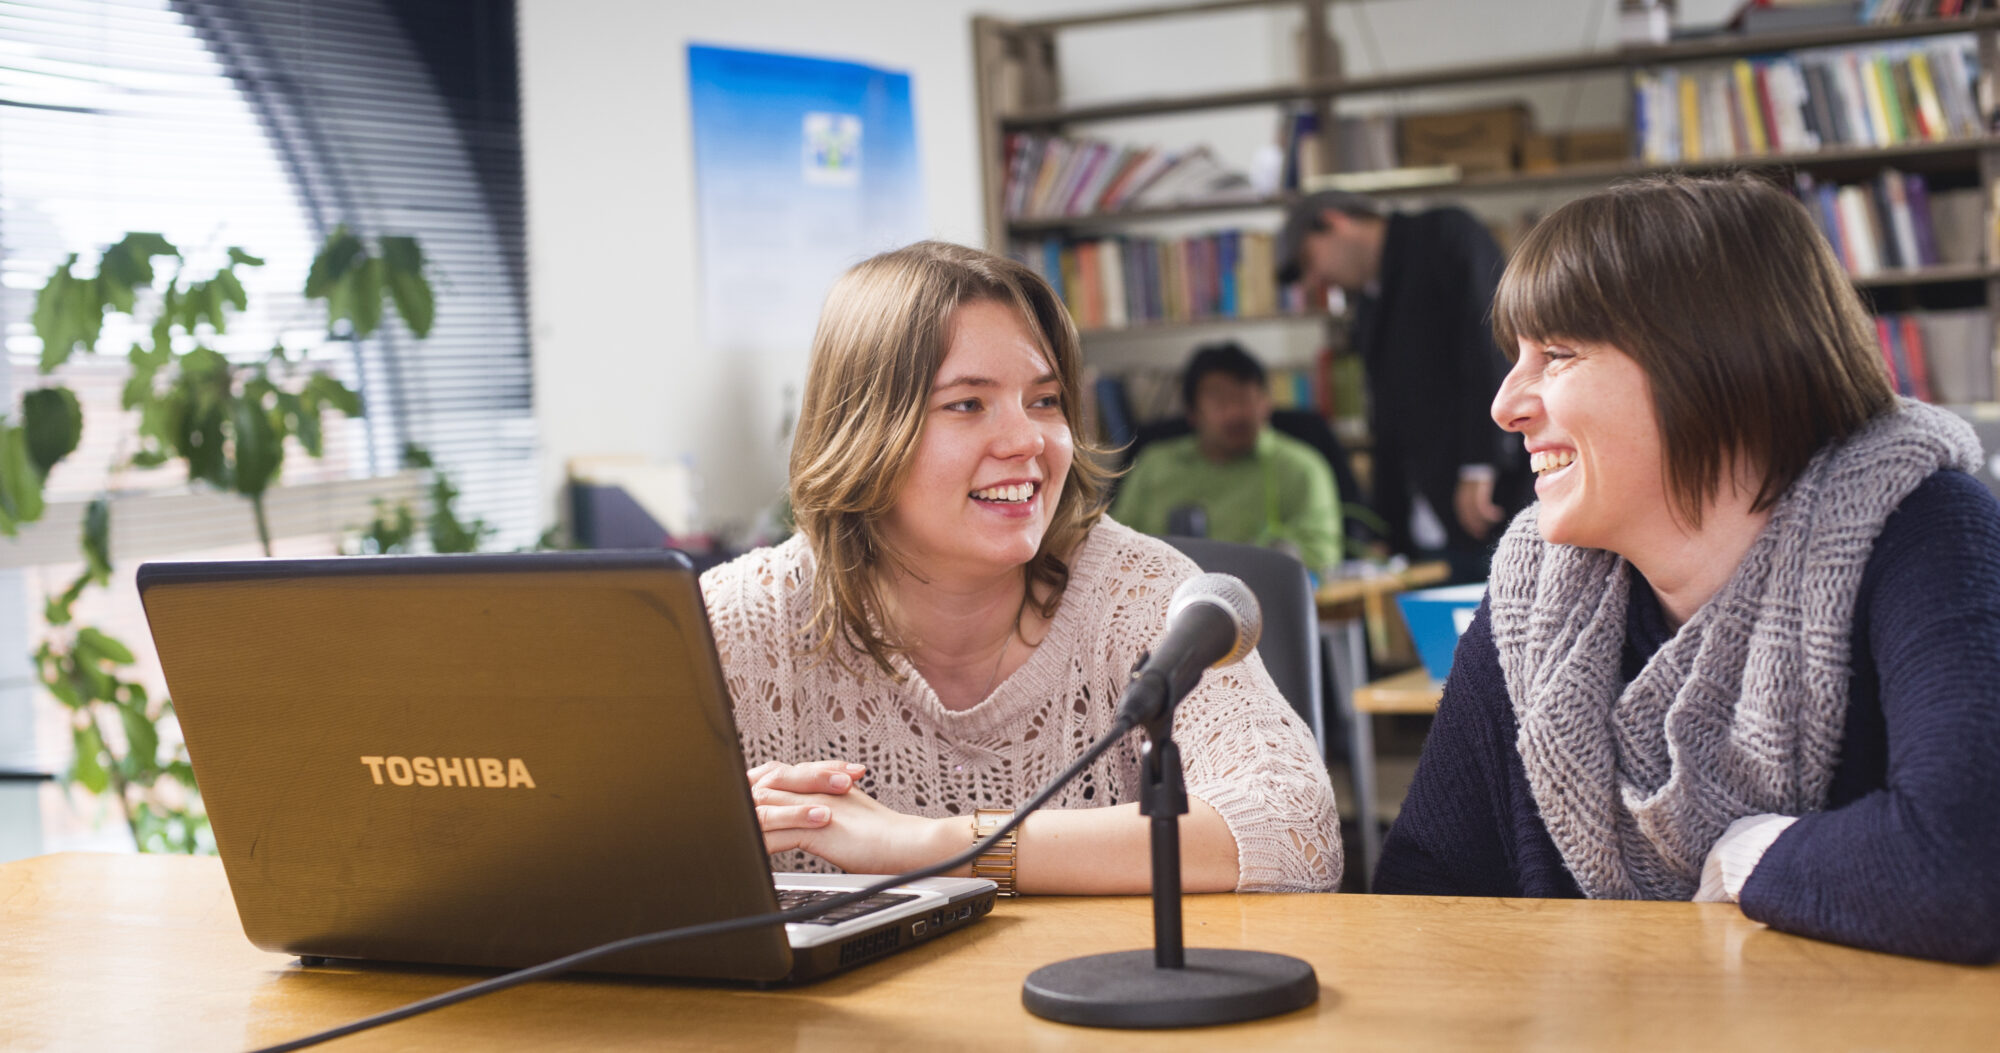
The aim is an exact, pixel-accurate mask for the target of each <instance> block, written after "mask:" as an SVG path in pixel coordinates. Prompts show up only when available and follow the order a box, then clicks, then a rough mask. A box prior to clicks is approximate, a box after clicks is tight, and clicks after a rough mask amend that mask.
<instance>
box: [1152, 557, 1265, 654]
mask: <svg viewBox="0 0 2000 1053" xmlns="http://www.w3.org/2000/svg"><path fill="white" fill-rule="evenodd" d="M1197 603H1206V604H1209V605H1211V606H1214V607H1216V608H1218V609H1220V610H1222V611H1223V612H1225V613H1227V614H1228V615H1229V616H1230V618H1231V619H1233V620H1234V621H1235V622H1236V646H1235V647H1234V648H1233V649H1231V650H1230V652H1229V653H1228V654H1226V655H1224V656H1222V657H1221V658H1218V659H1216V661H1215V665H1216V666H1225V665H1229V664H1231V663H1234V662H1240V661H1242V660H1243V659H1244V658H1245V657H1246V656H1248V655H1249V654H1250V652H1251V651H1252V650H1255V649H1256V647H1257V638H1258V637H1259V636H1261V635H1263V632H1264V612H1263V609H1262V608H1260V607H1258V606H1257V594H1256V593H1254V592H1251V591H1250V586H1248V585H1245V584H1243V579H1241V578H1239V577H1236V576H1235V575H1233V574H1197V575H1195V576H1194V577H1192V578H1189V579H1188V580H1186V581H1184V582H1182V583H1181V587H1180V588H1178V589H1175V590H1174V598H1173V600H1172V602H1170V603H1168V604H1167V620H1168V621H1170V622H1171V621H1172V620H1173V618H1174V616H1175V615H1176V614H1179V613H1180V611H1181V609H1182V608H1184V607H1188V606H1191V605H1193V604H1197Z"/></svg>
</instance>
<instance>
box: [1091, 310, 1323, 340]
mask: <svg viewBox="0 0 2000 1053" xmlns="http://www.w3.org/2000/svg"><path fill="white" fill-rule="evenodd" d="M1326 317H1327V316H1326V315H1324V314H1284V313H1280V314H1240V315H1213V316H1210V317H1208V318H1189V319H1186V320H1184V321H1183V320H1178V319H1173V320H1170V319H1151V320H1148V321H1144V322H1138V323H1135V324H1132V325H1121V326H1099V327H1096V328H1093V329H1079V330H1077V335H1078V336H1081V337H1083V338H1085V339H1089V338H1091V337H1106V336H1109V337H1116V336H1145V335H1147V334H1151V333H1178V332H1182V331H1185V330H1190V329H1214V328H1217V327H1226V326H1236V325H1264V324H1267V323H1271V322H1323V321H1325V320H1326Z"/></svg>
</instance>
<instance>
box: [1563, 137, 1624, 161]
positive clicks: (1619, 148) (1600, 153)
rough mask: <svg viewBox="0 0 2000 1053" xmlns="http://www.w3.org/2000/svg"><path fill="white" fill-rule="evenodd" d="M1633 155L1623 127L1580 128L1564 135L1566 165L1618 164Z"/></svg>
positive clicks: (1564, 159)
mask: <svg viewBox="0 0 2000 1053" xmlns="http://www.w3.org/2000/svg"><path fill="white" fill-rule="evenodd" d="M1631 156H1632V144H1631V140H1629V139H1628V138H1626V135H1625V129H1623V128H1580V129H1577V130H1575V131H1570V132H1564V133H1563V136H1562V163H1563V164H1566V165H1589V164H1616V163H1618V162H1620V161H1624V160H1628V159H1630V158H1631Z"/></svg>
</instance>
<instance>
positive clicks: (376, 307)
mask: <svg viewBox="0 0 2000 1053" xmlns="http://www.w3.org/2000/svg"><path fill="white" fill-rule="evenodd" d="M382 274H383V266H382V261H381V260H380V259H376V258H370V259H368V260H366V261H364V262H363V263H361V264H360V265H358V266H356V267H354V268H352V269H350V270H349V271H348V272H347V282H348V293H347V310H348V316H347V317H348V320H350V321H352V322H353V323H354V335H355V336H356V337H364V336H368V335H369V334H371V333H373V332H374V331H375V330H377V329H380V328H382Z"/></svg>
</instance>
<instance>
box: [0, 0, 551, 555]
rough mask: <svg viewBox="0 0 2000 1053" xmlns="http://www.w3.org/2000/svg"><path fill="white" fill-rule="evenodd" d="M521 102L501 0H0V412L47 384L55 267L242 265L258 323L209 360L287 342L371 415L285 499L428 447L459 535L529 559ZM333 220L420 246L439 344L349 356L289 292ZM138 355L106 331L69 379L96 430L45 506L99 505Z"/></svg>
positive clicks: (353, 425) (378, 348)
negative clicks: (235, 254)
mask: <svg viewBox="0 0 2000 1053" xmlns="http://www.w3.org/2000/svg"><path fill="white" fill-rule="evenodd" d="M516 84H517V80H516V72H515V42H514V11H513V5H512V3H511V2H492V0H403V2H394V3H392V2H387V0H0V324H4V326H5V346H6V352H7V365H8V369H7V370H6V371H5V372H6V373H7V374H8V377H7V379H6V380H5V381H0V396H5V397H6V398H7V400H8V403H9V404H10V405H11V403H12V400H13V399H16V398H18V397H19V393H20V391H21V390H22V389H23V388H25V387H29V386H33V385H35V384H38V383H40V380H39V378H37V377H36V376H35V374H34V363H35V359H36V357H37V356H38V354H39V350H40V348H39V342H38V341H36V340H35V338H34V335H33V330H32V327H31V326H30V325H29V322H28V319H29V317H30V314H31V312H32V309H33V297H34V291H35V289H37V288H38V287H39V286H40V285H41V283H42V282H43V281H44V280H46V278H47V276H48V274H49V272H50V270H51V269H52V268H53V267H54V266H55V265H56V264H58V263H60V262H61V261H62V259H63V258H64V257H66V256H67V255H68V254H69V253H71V252H77V253H81V254H83V256H84V259H85V260H86V261H88V260H92V259H94V258H95V255H96V252H97V251H98V250H99V249H101V248H102V246H103V245H105V244H107V243H108V242H110V241H112V240H115V239H116V238H117V237H118V236H120V235H121V234H122V233H124V232H125V231H127V230H150V231H158V232H160V233H162V234H164V235H166V237H167V238H168V239H169V240H170V241H173V242H175V243H176V244H177V245H179V246H181V247H182V249H183V251H184V252H186V253H187V254H188V255H189V257H190V264H191V267H192V268H193V269H194V270H195V271H196V272H198V273H199V272H200V270H201V267H202V266H203V265H204V264H205V263H207V264H212V263H213V262H214V261H217V260H219V259H220V258H221V254H222V253H223V251H224V250H225V249H226V248H227V247H228V246H230V245H241V246H242V247H244V248H246V249H249V250H250V251H252V252H255V253H258V254H259V255H262V256H264V257H265V259H266V260H267V261H268V265H267V266H266V267H265V268H263V269H262V271H261V272H258V273H256V274H255V275H254V277H251V276H250V275H246V278H251V280H247V281H246V285H248V286H249V292H250V297H251V306H252V311H253V314H252V315H251V316H250V317H247V318H245V319H244V320H243V321H242V323H240V324H238V325H235V326H232V329H231V333H230V336H229V337H227V338H224V339H222V340H220V341H219V342H220V344H221V349H222V350H224V351H226V352H230V353H232V354H242V355H254V354H261V353H262V352H263V351H265V350H267V349H268V347H269V341H270V339H271V337H272V336H273V335H274V334H279V333H282V334H283V336H284V340H285V343H286V346H287V347H288V348H292V349H295V350H307V351H309V352H310V356H311V358H312V360H313V361H315V362H316V363H319V364H321V365H323V366H324V367H326V368H330V369H332V370H333V371H334V372H335V373H336V374H337V375H340V376H341V377H342V379H344V380H346V381H347V382H348V383H349V384H350V386H353V387H355V388H356V389H357V390H359V391H360V392H361V394H362V396H363V398H364V399H365V401H366V404H367V407H368V415H367V417H366V418H365V419H364V420H361V421H358V422H349V423H348V424H347V425H346V426H345V427H344V428H343V429H341V430H339V431H337V432H330V433H329V435H328V455H327V457H326V458H325V460H324V461H321V462H314V461H313V460H311V459H308V458H305V457H302V456H295V457H289V458H287V461H286V466H285V476H284V482H286V483H292V484H296V483H301V482H313V481H326V480H330V479H340V478H363V477H380V476H391V475H395V474H396V473H397V471H398V469H399V468H400V451H401V449H402V448H403V446H404V444H405V443H416V444H418V445H421V446H424V447H425V448H427V449H429V450H430V451H431V453H432V455H433V456H434V457H435V458H436V460H437V462H438V464H439V466H440V467H441V468H442V469H443V470H444V471H446V472H448V473H449V474H450V475H451V477H452V479H453V481H454V483H455V484H456V485H457V486H458V487H459V489H460V490H461V492H462V497H461V499H460V503H459V508H460V514H461V515H462V516H464V517H467V518H470V517H471V516H480V517H484V518H485V519H486V520H488V522H489V523H491V524H493V525H494V526H495V527H497V528H498V530H499V534H498V536H497V537H496V538H495V540H494V542H493V544H494V545H496V546H515V545H524V544H527V543H529V542H530V541H532V540H533V538H534V537H535V535H536V534H537V533H538V531H539V527H540V524H539V523H537V522H536V517H537V514H538V512H537V509H538V502H537V500H536V493H535V480H536V465H535V460H534V458H535V430H534V421H533V412H532V410H533V407H532V399H531V383H532V373H531V369H530V363H529V350H528V339H527V322H526V298H525V269H526V268H525V255H524V254H525V234H524V218H523V205H522V184H521V164H520V134H519V107H518V98H517V87H516ZM342 223H344V224H346V225H347V226H349V227H350V228H352V229H355V230H357V231H360V232H363V233H365V234H407V235H411V236H414V237H416V238H417V239H418V240H419V241H420V242H421V243H422V245H423V247H424V250H425V253H426V255H427V256H428V257H429V259H430V261H431V266H432V282H433V285H434V287H435V289H436V292H437V305H438V310H437V318H436V322H435V324H434V326H433V328H432V331H431V334H430V336H429V337H428V338H427V339H425V340H422V341H418V340H415V339H414V338H413V337H412V336H411V335H410V334H409V333H408V332H407V331H406V330H404V329H403V328H402V327H401V325H400V322H392V323H391V324H389V325H385V326H384V328H383V330H382V331H381V332H380V333H379V334H378V335H377V336H376V337H375V338H371V339H370V340H367V341H363V342H360V343H352V342H347V341H338V340H333V341H329V340H326V339H325V334H324V333H322V332H320V331H319V328H318V327H319V325H320V323H321V321H322V320H323V318H324V314H323V311H322V309H321V308H320V307H319V306H318V305H316V304H306V303H304V302H302V301H301V299H300V295H299V290H300V288H301V286H302V285H303V283H304V269H305V266H306V264H307V263H308V262H309V261H310V259H311V256H312V252H313V250H314V249H315V248H316V246H317V245H318V244H319V242H320V240H321V239H322V238H323V237H324V236H325V235H326V234H327V233H329V232H330V231H331V230H332V229H333V228H334V227H335V226H336V225H338V224H342ZM200 276H205V274H204V275H200ZM130 335H131V334H128V333H124V332H121V331H119V330H118V329H117V328H116V327H115V326H114V325H111V324H108V325H107V330H106V339H105V340H104V341H103V342H102V343H101V344H100V347H101V348H103V349H104V350H105V351H107V352H109V353H108V354H105V355H100V356H98V358H97V359H95V360H93V359H90V358H80V359H78V360H76V361H75V363H74V364H73V365H72V366H70V367H67V368H66V370H65V374H64V377H63V379H64V380H65V382H67V383H70V384H71V385H72V386H73V387H76V388H77V389H78V391H79V394H80V395H81V396H83V397H84V399H85V401H86V421H87V422H88V423H87V432H86V436H85V441H84V446H83V447H82V448H80V449H79V450H78V452H77V453H76V454H73V455H72V456H71V458H70V460H69V461H67V462H65V464H64V465H63V466H62V467H61V468H59V469H58V472H57V474H56V476H55V477H53V478H51V480H50V490H51V497H58V498H60V497H79V496H88V495H90V494H93V493H95V492H97V491H98V490H99V489H101V488H102V487H103V486H104V485H106V482H107V479H106V476H105V474H104V473H105V468H106V466H107V465H109V464H112V463H115V462H116V461H117V460H118V456H119V450H118V446H117V444H118V442H119V441H120V440H121V438H122V436H124V435H126V434H128V433H129V430H130V425H129V422H121V421H118V420H117V412H116V401H117V394H118V388H119V385H120V383H121V382H122V377H123V374H124V363H123V355H122V350H123V348H124V347H125V346H126V344H127V343H129V342H130V340H129V339H127V337H129V336H130ZM231 341H238V343H237V344H235V345H232V343H231ZM7 388H11V389H12V390H11V391H9V390H6V389H7ZM109 482H110V483H112V484H113V485H116V486H118V487H119V488H121V489H133V488H139V489H153V488H171V487H175V486H176V485H177V483H178V481H177V480H175V479H173V478H172V477H171V476H170V475H165V474H162V473H135V474H129V475H127V476H121V477H119V478H116V479H111V480H109Z"/></svg>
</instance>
